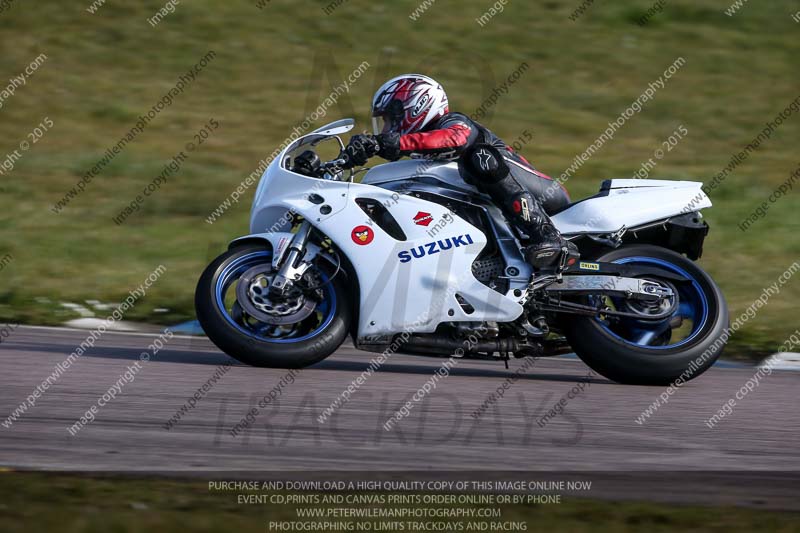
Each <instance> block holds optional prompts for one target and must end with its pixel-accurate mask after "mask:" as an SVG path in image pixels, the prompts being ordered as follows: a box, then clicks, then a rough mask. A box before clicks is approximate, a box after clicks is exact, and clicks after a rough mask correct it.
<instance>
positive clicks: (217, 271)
mask: <svg viewBox="0 0 800 533" xmlns="http://www.w3.org/2000/svg"><path fill="white" fill-rule="evenodd" d="M270 260H271V253H270V252H269V250H268V249H267V248H265V247H264V246H260V245H246V246H242V247H238V248H234V249H232V250H228V251H227V252H225V253H223V254H222V255H220V256H219V257H217V258H216V259H215V260H214V261H213V262H212V263H211V264H210V265H208V267H206V269H205V271H204V272H203V274H202V275H201V276H200V280H199V281H198V283H197V289H196V291H195V310H196V312H197V319H198V320H199V321H200V324H201V325H202V327H203V330H204V331H205V333H206V335H208V338H209V339H211V341H212V342H213V343H214V344H215V345H216V346H217V347H219V348H220V349H221V350H222V351H223V352H225V353H226V354H228V355H230V356H231V357H233V358H234V359H237V360H239V361H241V362H243V363H246V364H248V365H252V366H258V367H272V368H302V367H306V366H309V365H313V364H314V363H317V362H319V361H321V360H323V359H325V358H326V357H328V356H329V355H330V354H331V353H333V352H334V351H336V349H337V348H339V346H341V344H342V342H344V340H345V338H346V337H347V334H348V331H349V329H350V323H351V321H352V309H351V305H350V299H349V298H348V294H347V291H346V290H345V288H344V285H343V280H342V275H341V274H340V275H338V276H335V277H334V278H333V280H331V281H330V284H329V286H328V287H327V292H326V295H327V298H326V299H327V305H328V306H330V307H328V310H329V311H330V313H331V314H332V316H328V317H326V318H325V320H324V321H323V323H322V324H321V325H320V327H319V328H318V330H315V331H314V332H312V333H313V334H312V335H311V336H310V337H308V335H307V336H306V337H308V338H305V337H300V338H298V339H297V340H291V339H288V340H287V339H283V340H281V339H279V338H275V339H273V340H269V339H265V338H263V337H259V336H258V335H257V334H255V333H252V332H250V333H248V332H247V331H246V330H244V328H243V326H242V325H241V324H237V323H236V321H235V320H233V319H232V316H231V312H230V310H228V309H226V308H225V307H226V306H225V305H224V299H223V300H222V301H223V305H222V306H221V305H220V303H219V302H220V298H218V289H219V285H220V284H221V283H224V282H225V279H226V277H230V276H231V275H235V272H234V273H233V274H232V273H231V272H232V271H231V269H232V268H233V267H234V266H235V265H237V264H238V263H245V262H246V261H250V262H251V263H253V262H255V264H257V263H258V261H261V262H269V261H270ZM248 266H249V264H248ZM312 268H316V267H312ZM326 279H327V278H326ZM320 305H322V304H320Z"/></svg>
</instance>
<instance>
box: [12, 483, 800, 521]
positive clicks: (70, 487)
mask: <svg viewBox="0 0 800 533" xmlns="http://www.w3.org/2000/svg"><path fill="white" fill-rule="evenodd" d="M237 494H238V493H237V492H235V491H225V492H210V491H209V490H208V483H207V482H201V481H174V480H151V479H133V478H108V477H102V478H100V477H94V478H93V477H83V476H81V477H78V476H67V475H55V474H38V473H4V474H0V495H2V503H0V521H1V522H2V524H3V531H4V532H6V533H17V532H20V533H22V532H25V533H28V532H32V531H59V532H60V533H94V532H98V533H99V532H102V533H108V532H114V533H128V532H130V533H134V532H150V531H158V532H164V533H168V532H172V531H176V532H177V531H203V532H209V533H210V532H215V531H220V532H222V531H224V532H228V531H237V532H241V533H247V532H251V531H252V532H256V531H257V532H264V531H277V529H268V524H269V522H271V521H273V522H278V521H293V520H298V517H297V514H296V511H295V510H296V509H297V508H298V507H306V508H308V507H312V506H310V505H303V506H301V505H294V504H292V505H279V504H239V503H237ZM244 494H263V492H253V493H247V492H244ZM303 494H308V493H303ZM325 506H326V507H347V508H363V507H369V505H328V504H326V505H325ZM423 506H425V507H427V506H426V505H423ZM390 507H394V508H398V507H402V506H397V505H391V506H390ZM451 507H459V508H470V507H473V506H471V505H455V506H451ZM475 507H487V506H486V505H480V506H479V505H476V506H475ZM489 507H492V506H489ZM497 507H499V508H500V509H501V513H502V515H501V520H502V521H510V522H526V523H527V527H528V529H527V530H528V531H571V532H575V533H583V532H586V533H589V532H592V533H606V532H638V531H652V532H654V533H658V532H662V531H684V532H700V531H718V532H728V531H747V532H761V531H764V532H771V533H775V532H777V533H783V532H787V533H788V532H791V531H798V528H797V524H798V520H800V516H798V513H789V512H768V511H763V510H755V509H746V508H731V507H697V506H675V505H671V506H670V505H662V504H656V503H643V502H613V501H596V500H585V499H576V498H570V497H566V496H565V497H562V499H561V503H552V504H539V505H535V504H529V505H519V504H517V505H513V504H503V505H500V506H497ZM306 520H307V519H306ZM357 520H358V519H355V520H354V521H357ZM344 521H346V520H344ZM319 531H320V533H323V532H324V531H325V530H324V529H320V530H319ZM406 531H408V529H406ZM465 531H466V529H465Z"/></svg>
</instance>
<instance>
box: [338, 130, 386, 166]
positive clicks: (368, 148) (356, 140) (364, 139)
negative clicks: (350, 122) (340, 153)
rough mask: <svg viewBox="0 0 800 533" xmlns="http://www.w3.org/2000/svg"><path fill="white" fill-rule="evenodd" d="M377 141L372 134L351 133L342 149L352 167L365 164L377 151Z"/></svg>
mask: <svg viewBox="0 0 800 533" xmlns="http://www.w3.org/2000/svg"><path fill="white" fill-rule="evenodd" d="M379 148H380V146H379V145H378V141H376V140H375V138H374V137H373V136H372V135H363V134H359V135H353V136H352V137H350V142H349V143H347V147H346V148H345V149H344V152H345V154H346V155H347V159H348V162H349V163H350V165H351V166H353V167H360V166H363V165H366V164H367V161H368V160H369V158H370V157H372V156H374V155H375V154H377V153H378V149H379Z"/></svg>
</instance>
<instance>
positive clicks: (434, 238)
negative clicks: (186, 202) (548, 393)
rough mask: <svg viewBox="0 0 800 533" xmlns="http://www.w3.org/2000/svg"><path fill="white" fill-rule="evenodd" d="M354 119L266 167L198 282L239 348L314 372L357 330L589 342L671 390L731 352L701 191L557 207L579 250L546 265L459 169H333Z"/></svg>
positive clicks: (204, 310)
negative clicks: (553, 269) (705, 249)
mask: <svg viewBox="0 0 800 533" xmlns="http://www.w3.org/2000/svg"><path fill="white" fill-rule="evenodd" d="M353 124H354V122H353V120H351V119H345V120H340V121H337V122H334V123H332V124H328V125H327V126H324V127H322V128H320V129H318V130H316V131H314V132H312V133H310V134H308V135H305V136H303V137H300V138H298V139H297V140H295V141H294V142H292V143H291V144H289V145H288V146H287V147H286V149H285V150H283V152H282V153H281V154H280V155H279V156H278V157H277V158H275V160H274V161H273V162H272V163H271V164H270V165H269V167H268V168H267V169H266V171H265V172H264V175H263V176H262V177H261V181H260V183H259V185H258V190H257V192H256V194H255V199H254V202H253V207H252V211H251V214H250V231H251V234H250V235H247V236H244V237H240V238H238V239H235V240H234V241H233V242H231V244H230V246H229V248H228V251H226V252H225V253H223V254H222V255H220V256H219V257H218V258H217V259H215V260H214V261H213V262H212V263H211V264H210V265H209V266H208V267H207V268H206V270H205V271H204V272H203V274H202V276H201V277H200V280H199V282H198V285H197V291H196V294H195V306H196V310H197V317H198V319H199V321H200V323H201V325H202V327H203V329H204V331H205V332H206V334H207V335H208V337H209V338H210V339H211V340H212V341H213V342H214V343H215V344H216V345H217V346H218V347H219V348H220V349H222V350H223V351H224V352H226V353H227V354H228V355H230V356H231V357H234V358H236V359H238V360H240V361H243V362H245V363H248V364H251V365H255V366H265V367H283V368H298V367H305V366H308V365H312V364H314V363H316V362H318V361H321V360H322V359H324V358H325V357H327V356H328V355H330V354H331V353H333V352H334V351H335V350H336V349H337V348H338V347H339V346H340V345H341V344H342V343H343V342H344V341H345V339H346V337H347V336H348V334H350V335H352V339H353V343H354V344H355V346H356V347H357V348H359V349H362V350H366V351H372V352H384V351H385V352H387V353H390V352H394V351H402V352H405V353H413V354H420V355H434V356H448V355H453V354H456V355H458V356H463V357H476V358H494V359H498V360H501V361H502V360H505V361H506V362H507V360H508V358H509V357H512V356H513V357H526V356H534V357H540V356H548V355H556V354H560V353H565V352H568V351H570V350H574V351H575V352H576V353H577V355H578V356H579V357H580V358H581V359H582V360H583V361H584V362H586V364H588V365H589V366H590V367H591V368H592V369H594V370H595V371H597V372H598V373H600V374H602V375H603V376H606V377H607V378H609V379H612V380H615V381H618V382H623V383H637V384H663V383H668V382H671V381H673V380H675V379H676V378H678V377H682V378H683V379H691V378H693V377H696V376H698V375H699V374H701V373H702V372H703V371H705V370H706V369H707V368H708V367H710V366H711V365H712V364H713V362H714V361H715V360H716V358H717V357H718V356H719V355H720V353H721V352H722V346H723V344H724V343H723V340H722V339H721V337H722V333H723V330H724V328H725V327H726V326H727V325H728V310H727V306H726V303H725V299H724V297H723V295H722V293H721V291H720V290H719V288H718V287H717V285H716V284H715V283H714V281H713V280H712V279H711V278H710V277H709V276H708V275H707V274H706V273H705V272H703V270H701V269H700V268H699V267H698V266H697V265H696V264H695V263H694V262H693V260H696V259H698V258H699V257H700V255H701V253H702V246H703V240H704V238H705V236H706V234H707V233H708V226H707V224H706V223H705V222H704V221H703V220H702V217H701V215H700V213H699V210H700V209H703V208H707V207H710V206H711V202H710V201H709V199H708V197H707V196H706V195H705V193H703V191H702V189H701V184H700V183H697V182H687V181H656V180H629V179H623V180H616V179H615V180H607V181H605V182H603V185H602V187H601V189H600V192H599V193H597V194H596V195H594V196H592V197H590V198H586V199H584V200H581V201H578V202H574V203H571V204H568V205H564V206H561V207H560V208H559V209H558V210H556V211H557V212H552V213H550V215H551V218H552V220H553V222H554V223H555V225H556V226H557V228H558V229H559V231H561V233H562V234H563V235H564V236H565V237H566V238H567V239H569V240H571V241H573V242H574V243H575V244H576V245H577V246H578V248H579V249H580V253H581V260H580V261H578V262H575V263H574V264H572V265H569V266H567V267H566V268H565V269H564V270H563V272H562V273H561V274H553V273H550V274H546V273H545V274H539V273H535V272H533V271H532V268H531V266H530V265H529V264H527V263H526V262H525V260H524V259H523V256H522V252H521V248H522V246H523V245H524V241H525V237H526V236H524V235H522V234H520V233H518V232H517V231H516V230H515V229H513V228H512V227H511V226H510V225H509V224H508V223H507V222H506V220H505V218H504V216H503V214H502V212H501V211H500V210H499V208H497V207H496V206H495V205H494V203H493V202H492V200H491V199H490V198H489V197H488V196H486V195H484V194H482V193H481V192H480V191H479V190H478V189H476V188H475V187H473V186H471V185H469V184H468V183H467V182H465V181H464V180H463V179H462V177H461V175H460V173H459V169H458V166H457V164H456V163H454V162H448V161H444V160H438V161H437V160H419V159H416V160H415V159H412V160H403V161H397V162H392V163H385V164H382V165H379V166H376V167H374V168H372V169H369V170H368V171H367V172H366V174H365V175H364V176H363V178H362V180H361V182H360V183H357V182H355V181H354V180H353V177H354V175H355V174H356V173H354V172H353V170H343V168H342V165H343V163H344V162H345V161H344V160H343V159H341V158H338V159H334V160H332V161H327V162H322V161H321V160H320V159H319V157H318V155H317V154H316V151H315V149H316V147H317V146H318V145H320V143H323V142H326V141H336V142H338V145H339V148H340V149H341V150H343V149H344V144H343V142H342V140H341V138H340V137H339V136H340V135H342V134H344V133H346V132H348V131H350V130H351V129H352V128H353ZM340 157H341V156H340Z"/></svg>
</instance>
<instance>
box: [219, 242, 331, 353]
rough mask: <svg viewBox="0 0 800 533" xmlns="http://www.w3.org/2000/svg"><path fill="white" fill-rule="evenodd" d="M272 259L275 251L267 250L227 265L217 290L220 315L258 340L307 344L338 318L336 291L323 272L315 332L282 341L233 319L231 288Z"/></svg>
mask: <svg viewBox="0 0 800 533" xmlns="http://www.w3.org/2000/svg"><path fill="white" fill-rule="evenodd" d="M271 259H272V252H270V251H268V250H264V251H259V252H253V253H249V254H246V255H243V256H241V257H237V258H236V259H234V260H233V261H231V262H230V263H228V264H227V265H225V268H224V269H223V270H222V272H220V274H219V276H217V281H216V284H215V287H214V290H215V296H216V301H217V307H218V308H219V310H220V312H221V313H222V314H223V316H224V317H225V320H227V322H228V323H229V324H230V325H232V326H233V327H235V328H236V329H238V330H239V331H241V332H242V333H243V334H245V335H247V336H249V337H255V338H257V339H258V340H261V341H264V342H274V343H278V344H291V343H298V342H303V341H307V340H309V339H313V338H314V337H317V336H319V335H320V334H321V333H322V332H323V331H325V329H326V328H327V327H328V326H329V325H330V323H331V322H332V321H333V317H334V316H336V291H335V290H333V286H332V285H331V284H330V283H327V282H328V281H329V278H328V276H327V275H325V273H324V272H321V271H320V272H319V274H320V278H321V279H322V282H323V285H324V287H323V288H322V291H323V294H324V298H323V300H322V302H320V303H319V304H317V307H316V309H315V310H314V313H318V314H320V315H321V318H320V320H319V323H318V324H317V325H316V327H315V328H314V329H313V330H312V331H310V332H308V333H306V334H304V335H301V336H297V337H286V338H280V337H272V336H266V335H262V334H260V333H259V332H258V331H255V330H253V329H249V328H246V327H244V326H243V325H242V324H240V323H238V322H237V321H236V320H234V318H233V317H232V316H231V310H230V309H228V307H227V306H226V305H225V296H226V295H227V293H228V291H229V289H230V288H231V287H232V286H233V284H234V282H236V281H237V280H238V279H239V277H240V276H241V275H242V274H244V273H245V272H246V271H247V270H249V269H250V268H252V267H253V266H256V265H259V264H263V263H267V262H269V261H270V260H271Z"/></svg>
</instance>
